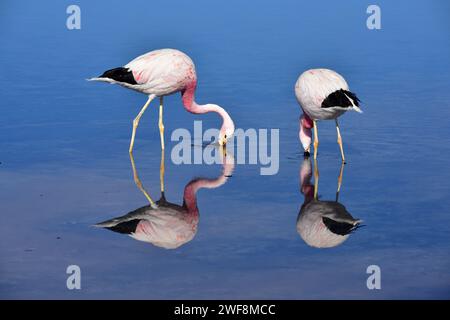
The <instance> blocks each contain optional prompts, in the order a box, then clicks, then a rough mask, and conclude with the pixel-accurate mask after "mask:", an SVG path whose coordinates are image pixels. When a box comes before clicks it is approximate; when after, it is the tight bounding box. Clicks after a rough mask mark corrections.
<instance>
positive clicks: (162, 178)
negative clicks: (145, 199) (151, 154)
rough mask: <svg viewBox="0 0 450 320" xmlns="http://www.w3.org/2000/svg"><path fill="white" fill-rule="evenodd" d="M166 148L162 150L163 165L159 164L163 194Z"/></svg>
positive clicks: (162, 192)
mask: <svg viewBox="0 0 450 320" xmlns="http://www.w3.org/2000/svg"><path fill="white" fill-rule="evenodd" d="M164 172H165V166H164V148H163V149H162V150H161V165H160V166H159V181H160V185H161V195H164Z"/></svg>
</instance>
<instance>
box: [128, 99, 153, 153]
mask: <svg viewBox="0 0 450 320" xmlns="http://www.w3.org/2000/svg"><path fill="white" fill-rule="evenodd" d="M155 97H156V96H155V95H154V94H151V95H149V96H148V100H147V102H146V103H145V104H144V106H143V107H142V109H141V111H140V112H139V113H138V115H137V116H136V118H135V119H134V120H133V132H132V133H131V141H130V149H129V152H130V153H132V152H133V146H134V138H135V136H136V129H137V127H138V126H139V121H140V120H141V117H142V115H143V114H144V112H145V110H146V109H147V107H148V105H149V104H150V102H151V101H152V100H153V99H154V98H155Z"/></svg>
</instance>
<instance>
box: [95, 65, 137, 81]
mask: <svg viewBox="0 0 450 320" xmlns="http://www.w3.org/2000/svg"><path fill="white" fill-rule="evenodd" d="M100 78H109V79H113V80H116V81H119V82H125V83H129V84H137V82H136V80H135V79H134V77H133V72H131V71H130V70H129V69H127V68H124V67H119V68H114V69H111V70H107V71H105V72H103V74H102V75H101V76H100Z"/></svg>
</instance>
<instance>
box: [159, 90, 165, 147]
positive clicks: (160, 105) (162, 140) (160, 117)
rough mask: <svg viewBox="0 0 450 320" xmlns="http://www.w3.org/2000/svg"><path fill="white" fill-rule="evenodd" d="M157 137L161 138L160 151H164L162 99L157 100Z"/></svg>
mask: <svg viewBox="0 0 450 320" xmlns="http://www.w3.org/2000/svg"><path fill="white" fill-rule="evenodd" d="M158 125H159V135H160V137H161V149H163V150H164V123H163V97H160V98H159V123H158Z"/></svg>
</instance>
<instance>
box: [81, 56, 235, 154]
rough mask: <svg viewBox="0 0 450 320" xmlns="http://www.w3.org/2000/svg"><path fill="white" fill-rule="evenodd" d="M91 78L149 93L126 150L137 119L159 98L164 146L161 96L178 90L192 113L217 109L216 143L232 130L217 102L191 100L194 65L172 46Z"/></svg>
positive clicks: (232, 125) (194, 76) (222, 143)
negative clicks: (218, 119) (208, 102)
mask: <svg viewBox="0 0 450 320" xmlns="http://www.w3.org/2000/svg"><path fill="white" fill-rule="evenodd" d="M89 80H90V81H104V82H109V83H116V84H119V85H121V86H123V87H125V88H129V89H133V90H136V91H138V92H141V93H144V94H146V95H148V100H147V102H146V103H145V105H144V106H143V107H142V109H141V111H140V112H139V114H138V115H137V116H136V118H135V119H134V121H133V132H132V134H131V142H130V149H129V152H130V153H132V152H133V145H134V139H135V135H136V129H137V127H138V125H139V120H140V119H141V117H142V115H143V114H144V112H145V110H146V109H147V107H148V106H149V104H150V102H151V101H152V100H153V99H154V98H155V97H159V99H160V103H159V132H160V137H161V148H162V149H164V124H163V97H164V96H167V95H170V94H173V93H176V92H181V96H182V101H183V105H184V107H185V109H186V110H187V111H189V112H191V113H196V114H198V113H207V112H217V113H218V114H219V115H220V116H221V117H222V119H223V123H222V127H221V129H220V133H219V139H218V142H219V144H220V145H225V144H226V143H227V139H229V138H230V137H231V136H232V135H233V133H234V123H233V120H232V119H231V117H230V116H229V115H228V113H227V112H226V111H225V110H224V109H223V108H222V107H220V106H218V105H216V104H205V105H199V104H197V103H196V102H195V100H194V94H195V88H196V86H197V75H196V73H195V65H194V63H193V62H192V60H191V58H189V57H188V56H187V55H186V54H184V53H183V52H181V51H178V50H175V49H160V50H154V51H150V52H148V53H146V54H144V55H141V56H139V57H137V58H136V59H134V60H132V61H131V62H129V63H128V64H126V65H125V66H123V67H119V68H114V69H111V70H108V71H105V72H104V73H103V74H102V75H101V76H99V77H97V78H91V79H89Z"/></svg>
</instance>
